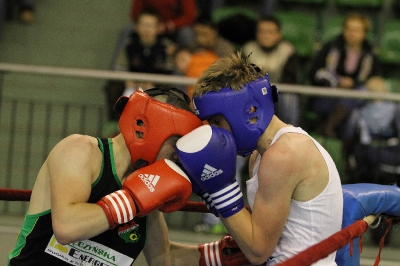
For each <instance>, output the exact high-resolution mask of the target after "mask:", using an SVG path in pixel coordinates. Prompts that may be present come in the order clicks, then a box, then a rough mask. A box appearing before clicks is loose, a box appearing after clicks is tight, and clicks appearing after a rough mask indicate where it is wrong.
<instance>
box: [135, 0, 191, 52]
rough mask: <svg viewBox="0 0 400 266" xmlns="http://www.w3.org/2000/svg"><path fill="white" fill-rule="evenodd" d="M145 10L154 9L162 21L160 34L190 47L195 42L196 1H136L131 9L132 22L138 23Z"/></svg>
mask: <svg viewBox="0 0 400 266" xmlns="http://www.w3.org/2000/svg"><path fill="white" fill-rule="evenodd" d="M144 9H153V10H154V11H155V12H157V14H158V15H159V17H160V19H161V23H160V25H159V27H160V33H161V34H165V35H166V36H168V37H169V38H171V39H172V40H174V41H175V42H177V43H179V44H182V45H188V44H191V43H192V42H193V40H194V34H193V28H192V24H193V22H194V20H195V19H196V13H197V12H196V11H197V6H196V1H195V0H163V1H159V0H134V1H133V4H132V8H131V18H132V21H137V18H138V16H139V14H140V13H141V12H142V10H144Z"/></svg>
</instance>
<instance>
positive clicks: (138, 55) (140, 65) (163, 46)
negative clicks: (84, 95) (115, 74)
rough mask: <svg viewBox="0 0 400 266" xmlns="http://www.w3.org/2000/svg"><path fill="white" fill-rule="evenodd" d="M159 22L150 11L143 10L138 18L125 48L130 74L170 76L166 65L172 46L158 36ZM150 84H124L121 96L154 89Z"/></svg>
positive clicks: (170, 70)
mask: <svg viewBox="0 0 400 266" xmlns="http://www.w3.org/2000/svg"><path fill="white" fill-rule="evenodd" d="M159 24H160V20H159V18H158V15H157V14H156V13H154V12H153V11H151V10H143V11H142V13H141V14H140V15H139V16H138V20H137V22H136V27H135V30H134V31H133V32H132V33H131V36H130V41H129V43H128V45H127V46H126V48H125V52H126V59H127V65H128V70H129V71H130V72H141V73H154V74H171V73H172V68H171V67H170V66H169V65H168V63H169V60H170V59H169V57H171V56H172V54H171V50H173V49H174V44H173V43H172V42H171V41H170V40H169V39H167V38H165V37H162V36H161V35H160V34H159V30H158V29H159ZM171 47H172V49H171ZM154 86H155V84H153V83H151V82H139V83H137V82H135V81H126V82H125V92H124V94H123V95H126V96H130V94H132V93H133V92H134V91H135V90H136V89H137V88H139V87H140V88H142V89H144V90H146V89H148V88H151V87H154Z"/></svg>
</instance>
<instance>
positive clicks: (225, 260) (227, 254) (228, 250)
mask: <svg viewBox="0 0 400 266" xmlns="http://www.w3.org/2000/svg"><path fill="white" fill-rule="evenodd" d="M198 250H199V251H200V254H201V256H200V261H199V265H200V266H210V265H216V266H238V265H251V263H250V261H248V260H247V258H246V257H245V256H244V254H243V252H242V251H241V250H240V248H239V246H238V245H237V243H236V241H235V240H234V239H233V237H232V236H230V235H226V236H223V237H222V238H221V240H219V241H215V242H211V243H205V244H200V245H199V246H198Z"/></svg>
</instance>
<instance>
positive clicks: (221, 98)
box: [193, 75, 278, 156]
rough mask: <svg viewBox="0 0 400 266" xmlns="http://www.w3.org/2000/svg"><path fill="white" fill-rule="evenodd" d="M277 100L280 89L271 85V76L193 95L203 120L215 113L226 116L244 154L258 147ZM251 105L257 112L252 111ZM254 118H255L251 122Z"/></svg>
mask: <svg viewBox="0 0 400 266" xmlns="http://www.w3.org/2000/svg"><path fill="white" fill-rule="evenodd" d="M277 101H278V90H277V88H276V87H275V86H271V84H270V82H269V77H268V75H265V77H263V78H259V79H257V80H255V81H252V82H249V83H247V84H245V85H244V88H243V89H241V90H233V89H232V88H231V87H225V88H222V89H221V90H220V91H210V92H207V93H205V94H203V95H201V96H195V97H193V104H194V109H195V114H196V115H197V116H198V117H199V118H200V119H201V120H205V119H208V118H211V117H212V116H215V115H222V116H224V117H225V119H226V120H227V121H228V123H229V125H230V127H231V130H232V133H233V135H234V137H235V140H236V146H237V148H238V154H239V155H241V156H247V155H249V154H250V153H252V152H253V151H254V150H255V149H256V148H257V141H258V139H259V137H260V136H261V135H262V134H263V133H264V131H265V129H266V128H267V126H268V125H269V123H270V122H271V119H272V116H273V115H274V103H275V102H277ZM252 107H254V112H250V109H251V108H252ZM252 118H253V120H254V121H253V120H252V122H250V119H252Z"/></svg>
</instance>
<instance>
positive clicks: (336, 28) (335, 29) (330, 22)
mask: <svg viewBox="0 0 400 266" xmlns="http://www.w3.org/2000/svg"><path fill="white" fill-rule="evenodd" d="M343 20H344V16H334V17H329V18H327V19H325V21H324V22H323V28H322V35H321V42H322V43H326V42H328V41H330V40H332V39H333V38H335V37H336V36H338V35H339V34H340V33H341V32H342V24H343Z"/></svg>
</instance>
